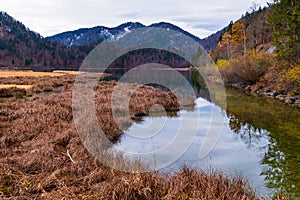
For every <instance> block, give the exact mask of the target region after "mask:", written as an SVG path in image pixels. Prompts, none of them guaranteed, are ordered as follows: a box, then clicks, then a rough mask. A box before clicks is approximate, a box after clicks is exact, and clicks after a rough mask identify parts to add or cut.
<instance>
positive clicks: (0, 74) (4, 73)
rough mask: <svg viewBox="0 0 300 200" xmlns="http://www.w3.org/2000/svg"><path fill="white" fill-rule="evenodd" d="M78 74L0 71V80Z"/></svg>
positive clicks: (71, 72) (69, 72)
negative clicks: (4, 78)
mask: <svg viewBox="0 0 300 200" xmlns="http://www.w3.org/2000/svg"><path fill="white" fill-rule="evenodd" d="M78 73H80V72H75V71H59V70H57V71H53V72H33V71H31V70H23V71H21V70H0V78H3V77H16V76H18V77H28V76H31V77H32V76H33V77H41V76H50V77H53V76H64V75H67V74H70V75H76V74H78Z"/></svg>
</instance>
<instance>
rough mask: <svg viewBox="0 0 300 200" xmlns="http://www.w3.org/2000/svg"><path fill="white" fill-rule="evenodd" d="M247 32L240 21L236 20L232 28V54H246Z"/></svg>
mask: <svg viewBox="0 0 300 200" xmlns="http://www.w3.org/2000/svg"><path fill="white" fill-rule="evenodd" d="M247 39H248V35H247V31H246V27H245V25H244V23H243V22H242V20H238V21H237V22H235V23H234V24H233V26H232V43H233V46H234V50H233V52H232V53H233V54H238V55H239V54H240V53H239V52H241V51H243V52H244V55H245V54H246V52H247Z"/></svg>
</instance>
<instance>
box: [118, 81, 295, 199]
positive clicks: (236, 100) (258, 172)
mask: <svg viewBox="0 0 300 200" xmlns="http://www.w3.org/2000/svg"><path fill="white" fill-rule="evenodd" d="M189 77H190V80H191V82H193V80H192V78H191V77H192V75H190V76H189ZM194 86H195V88H199V86H198V87H197V84H194ZM203 88H204V87H202V89H203ZM203 91H204V92H203ZM198 93H201V94H202V95H200V96H199V97H198V99H197V100H196V106H195V107H194V108H193V109H189V110H181V111H179V112H178V113H177V114H176V115H175V116H174V115H173V116H172V117H170V116H164V115H162V116H160V115H156V116H152V117H144V118H143V120H142V121H141V122H136V123H134V124H133V125H132V126H131V127H130V128H129V129H128V130H127V131H126V132H125V134H124V135H123V136H122V138H121V139H120V141H119V142H118V143H117V144H116V145H115V146H114V147H113V148H114V149H115V150H117V151H122V152H130V153H137V152H138V153H140V154H143V153H147V152H153V155H154V157H153V158H154V159H155V152H156V151H157V150H159V149H161V148H163V147H164V146H166V145H168V144H169V143H170V141H172V142H173V143H174V142H175V143H176V142H177V143H176V144H175V147H176V146H180V145H181V141H180V140H179V141H178V140H177V141H176V140H174V138H175V137H176V134H177V130H178V129H184V130H183V132H184V131H186V133H187V135H188V134H189V131H190V130H189V129H190V128H189V127H188V126H185V127H182V126H181V122H182V120H183V119H188V120H189V122H190V123H191V124H193V123H197V122H199V126H198V128H197V131H196V134H195V137H193V140H192V142H191V145H190V146H189V147H188V148H187V149H186V151H185V152H184V153H183V155H182V156H180V157H179V158H178V159H176V160H175V161H174V162H172V163H170V165H168V166H167V167H165V168H163V169H161V170H160V171H161V172H176V171H178V170H180V168H181V167H182V166H183V165H186V166H189V167H191V168H198V169H204V170H211V169H213V170H214V171H217V172H224V173H225V174H227V175H233V176H236V175H239V176H242V177H244V178H245V179H247V180H248V181H249V183H250V185H251V186H252V187H253V188H254V189H255V190H256V191H257V193H258V194H259V195H265V196H272V195H273V194H274V193H275V192H277V191H284V192H287V193H289V194H293V195H295V196H297V197H300V151H299V150H300V109H299V108H296V107H292V106H289V105H286V104H284V103H282V102H279V101H276V100H273V99H266V98H263V97H259V96H253V95H249V94H246V93H245V92H243V91H239V90H236V89H230V88H228V89H226V96H227V107H226V109H224V108H220V107H219V106H217V105H215V104H213V103H211V102H210V101H209V99H208V98H206V97H207V96H208V95H207V92H205V89H204V90H202V92H201V91H198ZM203 94H204V95H203ZM201 96H202V97H201ZM213 112H216V113H219V115H221V116H223V117H224V119H225V120H224V121H222V122H218V121H213V120H212V113H213ZM216 128H217V129H221V130H222V131H221V134H220V137H219V139H218V141H217V143H216V145H215V146H214V148H213V149H212V151H210V153H209V154H208V155H207V156H206V157H205V158H200V157H199V150H200V148H201V145H203V141H204V140H205V137H207V132H208V130H209V129H216ZM141 130H142V132H144V133H145V132H147V131H148V132H149V131H150V132H151V131H152V132H155V134H154V135H153V136H151V137H145V138H144V139H141V138H143V137H136V136H138V135H139V134H141ZM187 137H188V136H187ZM176 153H178V152H177V151H176V148H174V149H173V150H171V151H169V154H168V155H166V156H170V157H172V156H173V155H172V154H176ZM125 155H126V153H125ZM148 162H149V163H151V162H153V160H151V159H150V160H148Z"/></svg>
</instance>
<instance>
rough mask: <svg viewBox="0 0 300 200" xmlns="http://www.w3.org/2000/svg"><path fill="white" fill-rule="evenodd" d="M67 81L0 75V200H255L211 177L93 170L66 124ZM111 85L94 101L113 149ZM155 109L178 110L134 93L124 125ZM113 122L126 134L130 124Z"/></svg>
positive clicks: (149, 94) (70, 76) (172, 103)
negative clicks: (124, 128) (125, 130)
mask: <svg viewBox="0 0 300 200" xmlns="http://www.w3.org/2000/svg"><path fill="white" fill-rule="evenodd" d="M8 74H9V75H8ZM75 76H76V75H75V74H74V73H38V74H35V73H34V72H13V73H12V72H0V94H1V96H2V97H10V98H6V99H7V100H6V101H4V102H3V103H0V198H2V199H220V200H221V199H259V197H258V195H257V194H256V193H255V191H254V190H253V189H251V188H250V187H249V184H248V183H247V181H245V180H244V179H243V178H240V177H238V176H234V177H233V176H230V177H228V176H226V175H224V174H222V173H220V172H214V170H208V171H202V170H196V169H190V168H188V167H184V166H183V167H182V169H181V170H180V171H179V172H176V173H157V172H156V171H154V172H149V173H125V172H120V171H117V170H114V169H111V168H108V167H106V166H104V165H103V164H101V163H100V162H99V161H98V160H96V159H95V158H94V157H93V156H91V155H90V153H89V152H88V151H87V150H86V149H85V147H84V146H83V144H82V141H81V139H80V138H79V136H78V133H77V131H76V128H75V124H74V122H73V113H72V89H73V84H74V81H75ZM8 85H10V86H11V87H8ZM115 85H116V82H115V81H101V82H99V84H98V86H97V88H96V97H95V105H96V115H97V118H98V122H99V124H100V126H101V128H102V129H103V131H104V133H105V134H106V136H107V138H109V140H110V141H111V142H113V143H115V142H117V141H118V140H119V138H120V137H121V135H122V134H123V131H122V130H120V129H119V127H118V126H117V125H116V124H115V122H114V119H113V116H112V109H111V96H112V92H113V88H114V86H115ZM121 87H122V86H121ZM127 87H128V85H124V91H126V88H127ZM155 104H159V105H162V106H163V107H164V108H165V110H166V111H178V110H179V109H180V107H179V102H178V98H177V97H176V95H175V94H174V93H172V92H164V91H161V90H159V89H157V88H153V87H150V86H140V87H139V88H138V89H137V90H136V91H135V92H134V94H132V96H131V99H130V116H131V118H132V119H137V118H138V117H140V116H147V115H148V114H149V109H150V108H151V107H152V106H153V105H155ZM118 109H120V110H119V112H122V109H123V108H122V107H120V108H118ZM120 120H123V121H121V123H122V124H123V125H124V126H125V127H126V126H127V127H128V128H129V127H130V126H131V120H126V118H124V119H120ZM112 159H113V157H112ZM124 162H126V161H125V160H124ZM278 199H280V197H278ZM282 199H284V198H283V197H282Z"/></svg>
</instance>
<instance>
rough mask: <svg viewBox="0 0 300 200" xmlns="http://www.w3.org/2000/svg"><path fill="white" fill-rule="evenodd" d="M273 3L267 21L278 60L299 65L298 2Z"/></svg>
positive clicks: (299, 14)
mask: <svg viewBox="0 0 300 200" xmlns="http://www.w3.org/2000/svg"><path fill="white" fill-rule="evenodd" d="M273 1H274V5H273V10H274V11H273V13H272V14H271V15H270V18H269V19H270V23H271V26H272V28H273V30H274V33H273V44H274V45H275V46H276V52H277V55H278V58H279V59H280V60H285V61H288V62H291V63H294V64H300V1H299V0H273Z"/></svg>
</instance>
